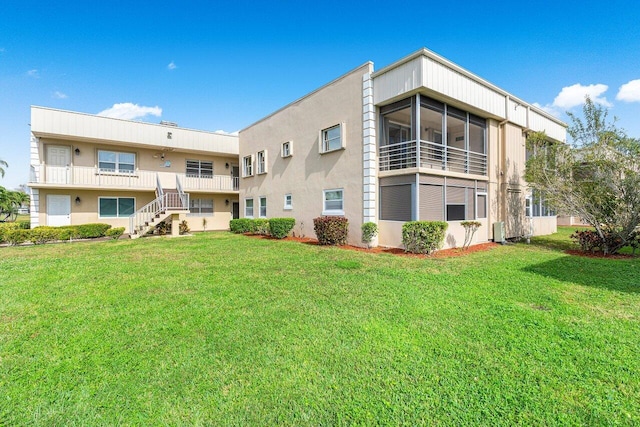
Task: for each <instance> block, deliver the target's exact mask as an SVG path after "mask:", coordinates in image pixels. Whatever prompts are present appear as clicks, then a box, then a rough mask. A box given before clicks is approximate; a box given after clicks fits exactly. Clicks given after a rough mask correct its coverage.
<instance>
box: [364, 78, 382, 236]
mask: <svg viewBox="0 0 640 427" xmlns="http://www.w3.org/2000/svg"><path fill="white" fill-rule="evenodd" d="M362 135H363V137H362V152H363V159H362V165H363V166H362V167H363V183H364V185H363V189H362V206H363V212H362V221H363V222H375V223H377V222H378V215H377V210H378V209H377V197H376V194H377V191H378V156H377V149H376V109H375V105H374V104H373V80H372V79H371V74H370V73H367V74H365V75H364V76H362ZM372 244H374V245H375V246H377V239H376V240H375V241H374V242H372Z"/></svg>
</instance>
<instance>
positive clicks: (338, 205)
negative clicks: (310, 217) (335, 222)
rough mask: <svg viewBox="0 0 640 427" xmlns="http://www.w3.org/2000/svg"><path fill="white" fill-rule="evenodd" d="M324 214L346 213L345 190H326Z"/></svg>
mask: <svg viewBox="0 0 640 427" xmlns="http://www.w3.org/2000/svg"><path fill="white" fill-rule="evenodd" d="M323 197H324V202H323V205H322V206H323V210H322V215H344V191H343V190H342V189H335V190H324V192H323Z"/></svg>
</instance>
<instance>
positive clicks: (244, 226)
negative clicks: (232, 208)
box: [229, 218, 296, 239]
mask: <svg viewBox="0 0 640 427" xmlns="http://www.w3.org/2000/svg"><path fill="white" fill-rule="evenodd" d="M295 224H296V220H295V219H293V218H271V219H264V218H256V219H252V218H237V219H232V220H231V221H230V222H229V229H230V230H231V232H233V233H237V234H243V233H249V234H262V235H265V236H267V235H269V236H271V237H275V238H277V239H284V238H285V237H287V236H288V235H289V232H290V231H291V230H292V229H293V226H294V225H295Z"/></svg>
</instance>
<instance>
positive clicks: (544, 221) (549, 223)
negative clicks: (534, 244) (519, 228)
mask: <svg viewBox="0 0 640 427" xmlns="http://www.w3.org/2000/svg"><path fill="white" fill-rule="evenodd" d="M531 223H532V228H533V233H532V236H544V235H547V234H553V233H555V232H556V231H558V222H557V220H556V217H555V216H543V217H533V218H531Z"/></svg>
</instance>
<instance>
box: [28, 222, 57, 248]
mask: <svg viewBox="0 0 640 427" xmlns="http://www.w3.org/2000/svg"><path fill="white" fill-rule="evenodd" d="M60 235H61V230H60V228H57V227H50V226H46V225H41V226H39V227H36V228H34V229H33V230H31V232H30V233H29V240H30V241H31V242H32V243H33V244H34V245H42V244H44V243H47V242H51V241H53V240H60Z"/></svg>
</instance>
